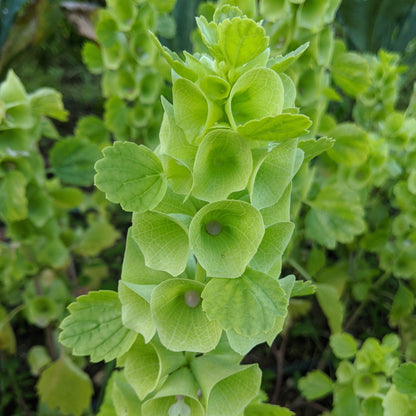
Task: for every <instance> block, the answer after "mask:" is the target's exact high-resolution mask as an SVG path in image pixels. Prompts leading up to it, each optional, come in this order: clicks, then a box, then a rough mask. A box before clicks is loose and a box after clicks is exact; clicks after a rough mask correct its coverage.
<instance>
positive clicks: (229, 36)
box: [218, 17, 269, 67]
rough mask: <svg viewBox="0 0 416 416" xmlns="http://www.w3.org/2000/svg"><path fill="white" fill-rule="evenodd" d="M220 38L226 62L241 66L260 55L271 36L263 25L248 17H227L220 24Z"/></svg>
mask: <svg viewBox="0 0 416 416" xmlns="http://www.w3.org/2000/svg"><path fill="white" fill-rule="evenodd" d="M218 38H219V44H220V45H221V50H222V53H223V55H224V57H225V60H226V62H227V63H228V64H229V65H230V66H233V67H239V66H242V65H244V64H246V63H247V62H249V61H251V60H252V59H254V58H255V57H257V56H258V55H260V54H261V53H262V52H263V51H264V50H265V49H266V48H267V46H268V44H269V38H268V37H267V36H266V34H265V31H264V29H263V27H262V26H261V25H260V24H257V23H256V22H255V21H254V20H251V19H247V18H243V19H241V18H238V17H236V18H234V19H232V20H230V19H226V20H224V21H223V22H221V23H220V24H219V25H218Z"/></svg>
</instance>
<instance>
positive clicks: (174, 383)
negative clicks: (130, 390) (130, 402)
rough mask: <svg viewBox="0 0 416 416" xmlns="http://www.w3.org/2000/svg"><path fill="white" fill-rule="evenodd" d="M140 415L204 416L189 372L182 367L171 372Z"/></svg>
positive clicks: (196, 388) (195, 384) (194, 382)
mask: <svg viewBox="0 0 416 416" xmlns="http://www.w3.org/2000/svg"><path fill="white" fill-rule="evenodd" d="M180 410H182V411H180ZM142 415H143V416H155V415H175V416H182V415H184V416H186V415H192V416H204V415H205V412H204V408H203V407H202V405H201V402H200V401H199V397H198V385H197V383H196V381H195V378H194V377H193V375H192V373H191V371H190V370H189V369H188V368H186V367H184V368H180V369H179V370H177V371H175V372H173V373H172V374H171V375H170V376H169V378H168V379H167V380H166V382H165V383H164V384H163V386H162V387H161V388H160V390H159V391H158V392H157V393H156V395H155V396H154V397H152V398H151V399H149V400H147V401H146V402H145V403H144V404H143V407H142Z"/></svg>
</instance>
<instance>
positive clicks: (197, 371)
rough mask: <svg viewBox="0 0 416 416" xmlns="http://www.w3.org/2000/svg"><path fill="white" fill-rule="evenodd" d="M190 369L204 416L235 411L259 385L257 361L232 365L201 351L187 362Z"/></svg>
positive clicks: (232, 414) (229, 415) (225, 415)
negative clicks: (197, 388) (203, 407)
mask: <svg viewBox="0 0 416 416" xmlns="http://www.w3.org/2000/svg"><path fill="white" fill-rule="evenodd" d="M191 369H192V373H193V375H194V377H195V378H196V380H197V382H198V384H199V385H200V387H201V392H202V402H203V404H204V405H205V406H206V409H207V410H206V416H217V415H221V416H236V415H239V414H240V413H241V412H243V410H244V408H245V407H246V406H247V405H248V404H249V403H250V402H251V400H253V399H254V397H255V396H256V395H257V394H258V391H259V388H260V379H261V371H260V369H259V368H258V367H257V365H236V364H231V363H229V362H228V361H224V360H221V359H219V358H216V357H212V356H209V355H206V356H204V355H203V356H201V357H197V358H196V359H195V360H193V361H192V362H191ZM230 392H232V394H231V393H230Z"/></svg>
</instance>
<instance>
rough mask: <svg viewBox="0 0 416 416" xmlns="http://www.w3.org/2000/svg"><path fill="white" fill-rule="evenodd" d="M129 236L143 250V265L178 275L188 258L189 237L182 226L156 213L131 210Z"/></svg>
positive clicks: (166, 216)
mask: <svg viewBox="0 0 416 416" xmlns="http://www.w3.org/2000/svg"><path fill="white" fill-rule="evenodd" d="M132 236H133V239H134V240H135V241H136V242H137V244H138V245H139V246H140V249H141V251H142V252H143V255H144V259H145V263H146V266H147V267H150V268H152V269H156V270H162V271H165V272H168V273H170V274H171V275H173V276H178V275H179V274H181V273H182V272H183V271H184V270H185V268H186V263H187V261H188V258H189V250H190V247H189V238H188V232H187V230H186V228H185V227H184V225H182V224H181V223H180V222H179V221H177V220H175V219H174V218H172V217H170V216H169V215H166V214H162V213H160V212H151V211H149V212H144V213H142V214H137V213H135V214H134V215H133V226H132Z"/></svg>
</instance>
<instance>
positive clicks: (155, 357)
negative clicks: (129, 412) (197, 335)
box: [123, 336, 185, 400]
mask: <svg viewBox="0 0 416 416" xmlns="http://www.w3.org/2000/svg"><path fill="white" fill-rule="evenodd" d="M123 360H124V374H125V376H126V379H127V381H128V382H129V383H130V384H131V386H132V387H133V388H134V390H135V392H136V394H137V396H138V397H139V399H140V400H144V399H145V398H146V396H147V395H148V394H149V393H151V392H152V391H154V390H155V389H156V388H157V387H158V386H160V385H161V384H162V383H163V382H164V381H165V380H166V378H167V377H168V375H169V374H170V373H171V372H172V371H174V370H176V369H178V368H179V367H181V366H182V365H183V364H184V362H185V359H184V355H183V354H181V353H179V352H173V351H169V350H167V349H166V348H164V347H163V346H162V345H161V344H160V343H159V342H158V341H157V340H156V339H155V340H153V341H152V342H150V343H148V344H146V343H145V342H144V339H143V338H142V337H140V336H138V337H137V339H136V341H135V343H134V344H133V346H132V347H131V348H130V350H129V351H128V352H127V354H125V356H124V357H123Z"/></svg>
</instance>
